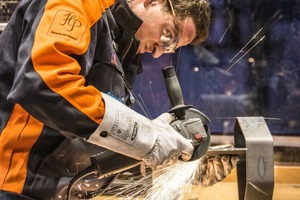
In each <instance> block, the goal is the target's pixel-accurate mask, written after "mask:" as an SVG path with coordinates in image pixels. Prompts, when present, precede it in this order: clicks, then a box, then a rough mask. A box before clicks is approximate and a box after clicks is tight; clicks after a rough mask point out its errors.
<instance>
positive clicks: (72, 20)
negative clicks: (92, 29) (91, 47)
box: [48, 9, 87, 44]
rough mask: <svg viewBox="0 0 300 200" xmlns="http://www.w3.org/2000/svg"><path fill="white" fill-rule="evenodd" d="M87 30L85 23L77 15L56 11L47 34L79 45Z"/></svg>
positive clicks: (65, 11)
mask: <svg viewBox="0 0 300 200" xmlns="http://www.w3.org/2000/svg"><path fill="white" fill-rule="evenodd" d="M86 28H87V22H86V20H85V19H82V18H81V17H80V16H79V15H78V14H76V13H73V12H71V11H67V10H61V9H60V10H58V11H57V12H56V14H55V16H54V19H53V20H52V22H51V26H50V28H49V31H48V34H49V35H53V36H58V37H61V38H64V39H66V40H68V41H71V42H74V43H76V44H79V42H80V40H81V39H82V37H83V35H84V32H85V30H86Z"/></svg>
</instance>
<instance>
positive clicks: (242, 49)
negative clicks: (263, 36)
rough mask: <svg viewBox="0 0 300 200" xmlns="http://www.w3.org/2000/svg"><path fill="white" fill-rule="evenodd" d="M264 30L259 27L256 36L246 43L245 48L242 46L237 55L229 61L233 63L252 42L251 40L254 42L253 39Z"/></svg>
mask: <svg viewBox="0 0 300 200" xmlns="http://www.w3.org/2000/svg"><path fill="white" fill-rule="evenodd" d="M262 30H263V28H261V29H259V30H258V31H257V32H256V33H255V34H254V36H253V37H252V38H251V39H250V40H249V41H248V42H247V44H245V46H243V48H241V50H240V51H239V52H238V53H237V54H235V56H234V57H233V58H232V59H231V60H230V61H229V63H231V62H232V61H233V60H234V59H235V58H236V57H237V56H238V55H239V54H240V53H242V52H243V51H244V49H245V48H246V47H247V46H248V45H249V44H250V42H252V40H254V39H255V38H256V37H257V35H258V34H259V33H260V32H261V31H262Z"/></svg>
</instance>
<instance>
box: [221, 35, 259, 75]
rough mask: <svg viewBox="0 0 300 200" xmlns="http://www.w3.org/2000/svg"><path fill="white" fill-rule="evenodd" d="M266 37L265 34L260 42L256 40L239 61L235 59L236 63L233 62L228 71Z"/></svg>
mask: <svg viewBox="0 0 300 200" xmlns="http://www.w3.org/2000/svg"><path fill="white" fill-rule="evenodd" d="M264 38H265V36H263V37H262V38H260V40H259V41H258V42H256V43H255V44H254V45H253V46H252V47H251V48H250V49H249V50H248V51H246V53H244V54H243V55H242V56H241V57H240V58H239V59H238V60H237V61H235V63H233V64H232V65H231V66H230V67H229V68H228V69H227V70H226V71H229V70H230V69H231V68H232V67H233V66H234V65H235V64H236V63H238V62H239V61H240V60H241V59H242V58H243V57H244V56H245V55H247V54H248V53H249V52H250V51H251V50H252V49H253V48H254V47H256V45H258V44H259V43H260V42H261V41H262V40H263V39H264Z"/></svg>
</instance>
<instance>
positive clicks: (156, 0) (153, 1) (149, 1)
mask: <svg viewBox="0 0 300 200" xmlns="http://www.w3.org/2000/svg"><path fill="white" fill-rule="evenodd" d="M163 1H164V0H144V7H147V6H149V5H155V4H157V3H162V2H163Z"/></svg>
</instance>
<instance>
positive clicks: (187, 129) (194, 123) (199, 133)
mask: <svg viewBox="0 0 300 200" xmlns="http://www.w3.org/2000/svg"><path fill="white" fill-rule="evenodd" d="M209 121H210V120H209V118H208V117H207V116H206V115H205V114H204V113H202V112H200V111H199V110H196V109H194V108H189V109H188V110H186V111H185V120H176V121H174V122H172V123H171V126H172V127H173V128H174V129H175V130H176V131H177V132H179V133H180V134H181V135H182V136H183V137H185V138H187V139H189V140H191V142H192V144H193V146H194V152H193V155H192V157H191V159H190V160H189V161H194V160H197V159H199V158H201V157H202V156H203V155H204V154H205V153H206V152H207V150H208V148H209V145H210V137H211V136H210V135H211V134H210V130H209V128H208V125H207V124H208V122H209Z"/></svg>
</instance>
